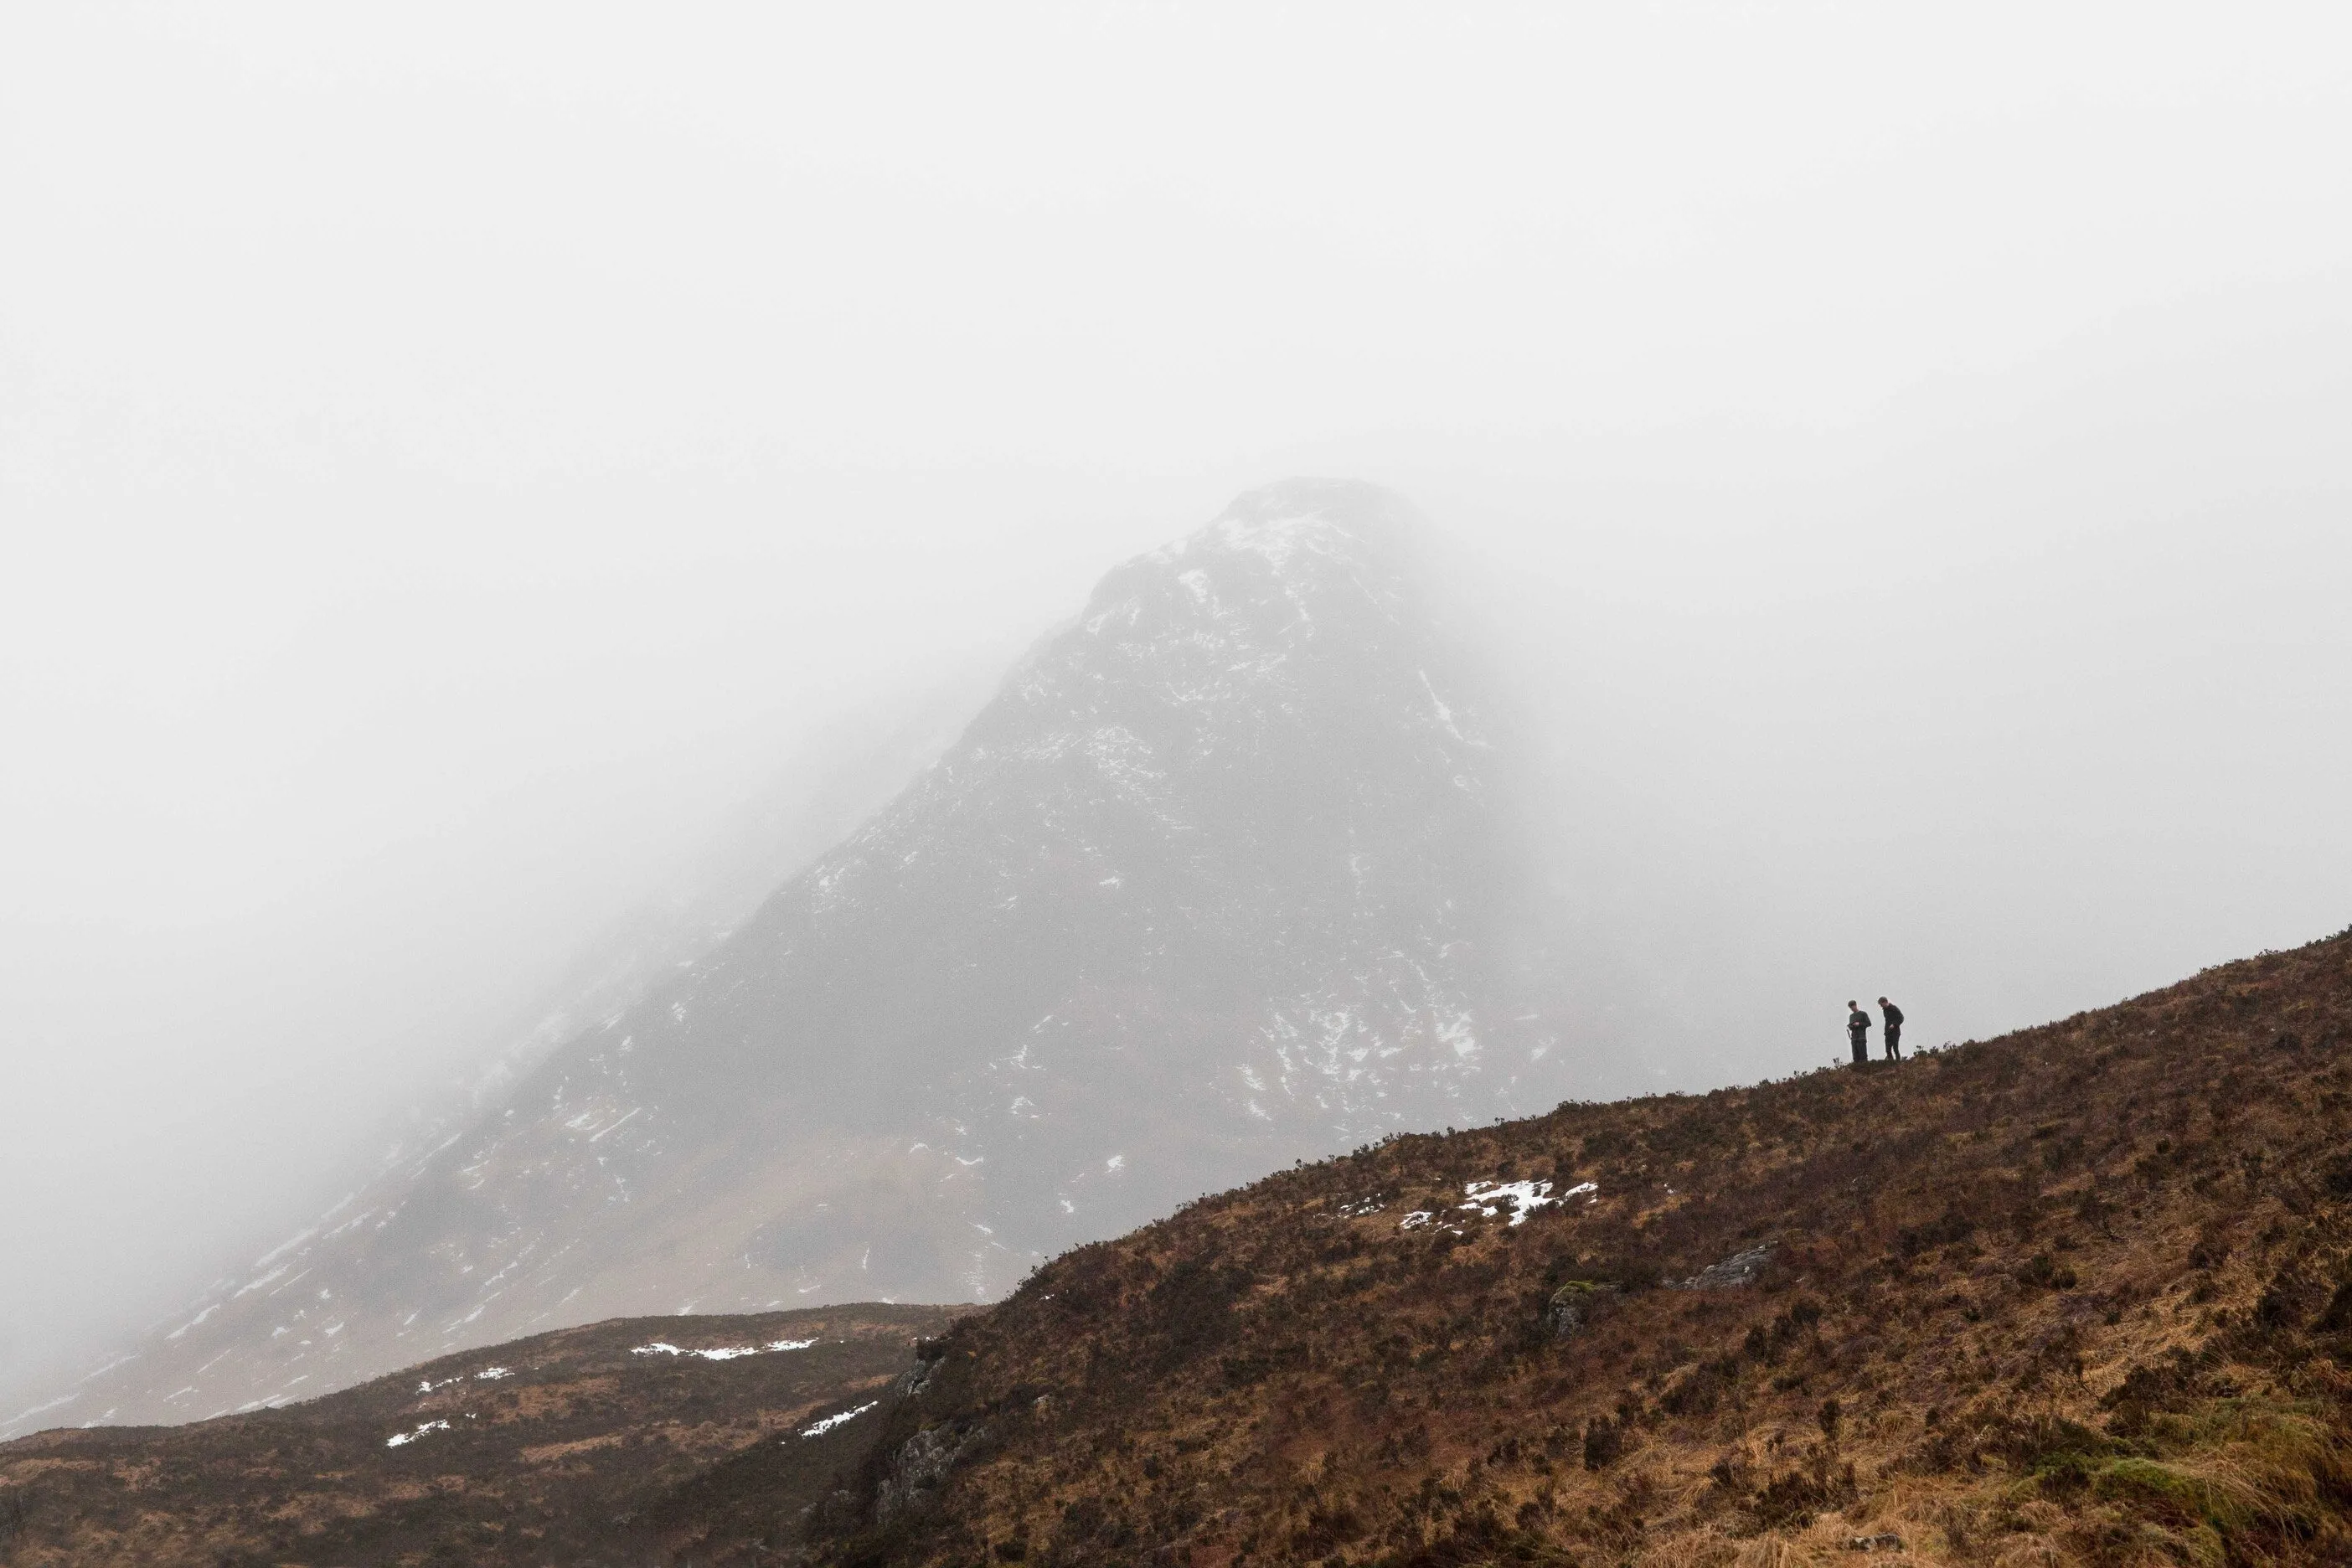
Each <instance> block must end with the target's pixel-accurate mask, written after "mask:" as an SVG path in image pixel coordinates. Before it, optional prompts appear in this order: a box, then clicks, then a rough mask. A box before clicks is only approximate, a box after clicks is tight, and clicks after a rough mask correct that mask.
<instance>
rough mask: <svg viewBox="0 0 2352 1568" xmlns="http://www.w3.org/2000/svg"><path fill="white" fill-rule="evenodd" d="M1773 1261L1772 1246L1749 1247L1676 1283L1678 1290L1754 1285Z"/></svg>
mask: <svg viewBox="0 0 2352 1568" xmlns="http://www.w3.org/2000/svg"><path fill="white" fill-rule="evenodd" d="M1771 1260H1772V1244H1771V1243H1770V1242H1769V1241H1768V1242H1765V1243H1763V1244H1761V1245H1760V1246H1757V1247H1748V1249H1747V1250H1745V1251H1743V1252H1735V1253H1733V1254H1732V1255H1731V1256H1730V1257H1728V1258H1725V1259H1723V1260H1722V1261H1721V1262H1719V1263H1710V1264H1708V1265H1707V1266H1706V1268H1702V1269H1700V1270H1699V1271H1698V1272H1697V1273H1696V1274H1694V1275H1692V1276H1691V1277H1690V1278H1689V1279H1683V1280H1678V1281H1676V1282H1675V1284H1674V1286H1673V1288H1674V1289H1677V1290H1728V1289H1738V1287H1740V1286H1742V1285H1753V1284H1755V1283H1756V1281H1757V1279H1758V1278H1759V1276H1760V1275H1762V1274H1763V1272H1764V1266H1765V1265H1766V1264H1767V1263H1769V1262H1770V1261H1771Z"/></svg>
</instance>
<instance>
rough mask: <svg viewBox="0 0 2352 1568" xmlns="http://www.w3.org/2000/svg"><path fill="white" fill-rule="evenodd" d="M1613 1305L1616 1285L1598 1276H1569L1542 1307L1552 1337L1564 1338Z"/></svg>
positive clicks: (1589, 1322) (1613, 1306)
mask: <svg viewBox="0 0 2352 1568" xmlns="http://www.w3.org/2000/svg"><path fill="white" fill-rule="evenodd" d="M1616 1306H1617V1287H1616V1286H1614V1285H1611V1284H1607V1283H1604V1282H1601V1281H1599V1280H1592V1279H1571V1280H1570V1281H1569V1282H1568V1283H1567V1284H1565V1285H1563V1286H1561V1287H1560V1288H1559V1289H1557V1290H1555V1291H1553V1292H1552V1293H1551V1300H1550V1301H1549V1303H1548V1304H1547V1305H1546V1306H1545V1308H1544V1321H1546V1322H1547V1323H1549V1324H1550V1325H1551V1331H1552V1335H1553V1337H1554V1338H1556V1339H1563V1340H1564V1339H1568V1338H1570V1337H1571V1336H1573V1335H1575V1334H1578V1333H1580V1332H1582V1331H1584V1329H1585V1328H1587V1327H1588V1326H1589V1325H1591V1323H1592V1322H1594V1321H1596V1320H1598V1319H1600V1318H1602V1317H1605V1316H1606V1315H1607V1314H1608V1313H1610V1312H1611V1311H1612V1310H1615V1308H1616Z"/></svg>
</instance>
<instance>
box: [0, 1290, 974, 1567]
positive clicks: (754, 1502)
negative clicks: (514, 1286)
mask: <svg viewBox="0 0 2352 1568" xmlns="http://www.w3.org/2000/svg"><path fill="white" fill-rule="evenodd" d="M955 1315H956V1310H955V1309H950V1308H939V1307H885V1306H873V1307H842V1308H825V1309H821V1310H814V1311H803V1312H767V1313H761V1314H759V1315H757V1316H751V1317H704V1318H640V1319H635V1320H623V1321H614V1322H607V1323H598V1324H595V1325H593V1326H591V1327H588V1328H582V1329H567V1330H564V1331H561V1332H558V1333H551V1334H542V1335H540V1336H538V1337H537V1338H534V1339H528V1340H520V1341H517V1342H514V1343H512V1344H508V1345H503V1346H500V1347H499V1348H498V1349H497V1350H495V1351H477V1352H468V1353H467V1354H463V1355H457V1356H447V1357H444V1358H442V1359H441V1360H439V1361H436V1362H429V1363H425V1365H423V1366H421V1367H415V1368H412V1369H410V1370H409V1371H407V1372H404V1373H399V1374H398V1375H396V1376H394V1377H388V1378H383V1379H379V1380H378V1381H376V1382H374V1383H371V1384H362V1386H360V1387H358V1388H353V1389H350V1390H347V1391H345V1392H344V1393H341V1394H331V1395H330V1396H328V1397H326V1398H323V1399H317V1400H312V1401H311V1402H310V1403H309V1404H306V1405H293V1406H290V1407H289V1408H286V1409H283V1410H265V1411H257V1412H255V1413H253V1414H251V1415H231V1416H224V1417H222V1418H220V1419H218V1420H214V1421H205V1422H200V1423H197V1424H195V1425H193V1426H175V1427H101V1428H97V1429H94V1430H89V1431H81V1430H66V1431H58V1432H48V1433H43V1434H41V1435H39V1436H33V1437H26V1438H20V1439H18V1440H17V1441H16V1442H13V1443H9V1444H5V1445H0V1563H5V1564H7V1568H53V1565H54V1568H66V1565H68V1564H70V1565H72V1568H99V1565H101V1564H104V1565H113V1564H123V1565H126V1568H127V1565H131V1564H136V1565H139V1568H181V1565H183V1564H185V1565H188V1568H199V1565H200V1568H247V1565H252V1568H258V1565H260V1564H265V1563H268V1564H276V1563H314V1564H321V1565H324V1564H359V1563H370V1564H374V1563H432V1564H444V1563H446V1564H467V1565H473V1564H517V1565H520V1564H525V1563H530V1564H537V1563H569V1564H586V1563H616V1564H617V1563H630V1564H636V1563H646V1562H647V1561H649V1560H650V1561H659V1560H661V1559H662V1558H664V1557H665V1556H669V1555H670V1554H673V1553H688V1554H690V1553H692V1552H694V1551H695V1550H696V1542H698V1541H699V1540H700V1539H702V1538H703V1537H704V1536H705V1535H707V1534H709V1533H710V1532H712V1531H719V1532H722V1533H723V1534H724V1535H725V1537H726V1539H727V1540H728V1541H730V1542H733V1543H734V1545H735V1547H736V1549H737V1550H739V1551H747V1552H748V1551H754V1550H757V1549H758V1547H759V1543H761V1542H769V1541H772V1540H777V1539H781V1538H782V1537H783V1536H785V1535H787V1534H792V1533H795V1532H796V1531H797V1530H798V1528H799V1524H800V1514H801V1510H803V1508H805V1507H807V1506H808V1505H809V1504H811V1503H813V1502H814V1501H815V1500H817V1498H818V1497H819V1496H820V1495H821V1493H822V1490H823V1489H824V1487H825V1486H826V1485H827V1484H829V1482H830V1480H831V1478H832V1477H833V1476H834V1474H835V1471H836V1470H838V1469H839V1468H841V1466H842V1465H843V1464H844V1463H845V1461H853V1462H854V1460H855V1458H856V1454H857V1453H858V1452H859V1451H860V1448H861V1447H862V1446H863V1444H864V1442H865V1437H864V1435H863V1433H862V1432H861V1431H860V1430H859V1422H860V1421H866V1422H869V1423H870V1422H871V1421H872V1420H873V1419H874V1413H873V1412H870V1411H869V1412H868V1413H867V1414H866V1415H863V1416H859V1417H856V1418H853V1419H851V1420H848V1421H845V1422H841V1423H839V1424H838V1425H836V1426H830V1427H826V1428H825V1429H824V1430H821V1431H819V1432H817V1433H816V1434H815V1435H814V1436H802V1434H803V1433H804V1432H806V1431H808V1430H809V1429H810V1428H811V1427H814V1426H817V1425H818V1424H819V1423H820V1422H823V1421H824V1420H825V1418H826V1417H828V1416H832V1415H839V1414H840V1413H842V1412H843V1411H845V1410H854V1409H856V1408H858V1407H860V1406H861V1405H867V1404H869V1403H870V1402H874V1401H877V1400H882V1399H885V1398H887V1394H888V1390H889V1386H890V1384H891V1383H892V1382H893V1380H894V1379H897V1378H898V1377H899V1376H900V1375H901V1374H902V1373H904V1372H905V1370H906V1368H907V1367H908V1363H909V1353H908V1352H909V1346H910V1345H911V1344H912V1343H913V1342H915V1341H916V1340H917V1339H918V1338H919V1337H920V1336H923V1335H926V1334H936V1333H938V1332H940V1331H941V1330H943V1329H945V1328H946V1327H947V1325H948V1324H949V1323H950V1322H951V1321H953V1320H954V1318H955ZM656 1345H660V1346H665V1347H667V1348H665V1349H646V1350H643V1351H641V1350H640V1347H650V1346H656ZM779 1347H783V1348H779ZM695 1352H733V1353H722V1354H719V1355H717V1356H712V1355H709V1354H697V1353H695Z"/></svg>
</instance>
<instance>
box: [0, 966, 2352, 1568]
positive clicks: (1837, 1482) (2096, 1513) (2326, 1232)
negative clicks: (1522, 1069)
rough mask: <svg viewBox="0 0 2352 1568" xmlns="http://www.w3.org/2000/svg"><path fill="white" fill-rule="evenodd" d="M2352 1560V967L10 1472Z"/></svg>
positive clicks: (564, 1507)
mask: <svg viewBox="0 0 2352 1568" xmlns="http://www.w3.org/2000/svg"><path fill="white" fill-rule="evenodd" d="M803 1339H810V1340H814V1341H817V1342H818V1343H816V1344H814V1345H811V1346H807V1347H805V1348H803V1349H798V1350H790V1351H782V1350H778V1351H769V1350H765V1349H763V1350H761V1352H760V1353H758V1354H751V1355H740V1356H733V1357H729V1358H725V1359H717V1360H713V1359H705V1358H697V1357H694V1356H692V1355H688V1354H684V1353H679V1354H669V1353H667V1352H649V1353H646V1354H638V1353H636V1352H637V1350H638V1349H639V1347H641V1346H644V1345H646V1344H648V1343H650V1342H654V1341H656V1340H662V1341H666V1342H669V1343H671V1344H674V1345H676V1346H677V1347H679V1349H680V1350H681V1352H682V1351H685V1350H688V1349H697V1348H699V1349H723V1348H729V1347H733V1346H737V1345H746V1346H752V1345H756V1346H767V1345H771V1344H774V1343H777V1342H796V1341H799V1340H803ZM494 1367H498V1368H504V1369H505V1371H506V1373H508V1375H502V1376H496V1377H492V1376H489V1375H488V1373H489V1372H490V1371H491V1369H492V1368H494ZM851 1411H862V1412H863V1414H860V1415H856V1416H855V1417H854V1418H852V1419H849V1420H847V1421H845V1422H842V1423H840V1424H838V1425H834V1426H823V1427H822V1428H821V1429H818V1430H816V1433H815V1435H814V1436H802V1434H803V1433H804V1432H808V1431H810V1430H812V1429H813V1428H819V1427H820V1423H822V1422H824V1420H825V1419H826V1418H827V1417H828V1416H831V1415H841V1414H844V1413H846V1412H851ZM442 1422H446V1423H447V1425H446V1426H441V1425H439V1423H442ZM404 1435H405V1440H404V1441H402V1442H399V1443H394V1442H393V1440H392V1439H393V1438H394V1437H395V1436H404ZM2347 1521H2352V932H2347V934H2346V935H2345V936H2341V937H2337V938H2334V939H2331V940H2329V941H2326V942H2317V943H2314V944H2313V945H2311V946H2309V947H2306V948H2303V949H2301V950H2299V951H2296V952H2287V953H2266V954H2263V956H2261V957H2259V958H2255V959H2252V960H2248V961H2246V962H2244V963H2236V964H2231V965H2228V966H2225V967H2222V968H2220V969H2215V970H2211V971H2209V972H2207V973H2204V974H2201V975H2199V976H2198V977H2197V978H2195V979H2193V980H2190V981H2189V982H2186V983H2185V984H2180V985H2177V986H2174V987H2172V988H2171V989H2169V990H2167V991H2163V992H2158V993H2156V994H2151V995H2148V996H2144V997H2140V998H2138V999H2137V1000H2135V1001H2132V1002H2128V1003H2126V1004H2124V1005H2121V1006H2117V1007H2112V1008H2108V1009H2105V1010H2104V1011H2101V1012H2097V1013H2090V1014H2084V1015H2082V1016H2078V1017H2074V1018H2070V1019H2066V1020H2064V1021H2063V1022H2060V1023H2056V1024H2053V1025H2049V1026H2043V1027H2041V1028H2037V1029H2031V1030H2026V1031H2024V1032H2021V1033H2020V1034H2016V1035H2012V1036H2010V1037H2005V1038H2002V1039H1999V1040H1993V1041H1988V1042H1984V1043H1981V1044H1969V1045H1967V1046H1962V1047H1956V1048H1953V1049H1950V1050H1946V1051H1942V1052H1937V1053H1932V1054H1929V1055H1927V1056H1925V1057H1923V1058H1918V1059H1916V1060H1913V1061H1910V1062H1906V1063H1902V1064H1897V1065H1893V1066H1887V1065H1874V1066H1872V1067H1870V1068H1865V1069H1862V1070H1854V1069H1850V1068H1841V1069H1837V1070H1833V1071H1824V1072H1819V1073H1813V1074H1810V1075H1807V1076H1804V1077H1801V1078H1797V1079H1790V1080H1788V1081H1786V1082H1780V1083H1769V1084H1763V1085H1759V1086H1757V1087H1755V1088H1752V1089H1727V1090H1724V1091H1722V1092H1719V1093H1716V1094H1711V1095H1706V1096H1704V1097H1684V1096H1668V1097H1664V1098H1660V1099H1652V1100H1636V1101H1630V1102H1626V1103H1622V1104H1615V1105H1570V1106H1564V1107H1562V1108H1561V1109H1560V1110H1558V1111H1556V1112H1554V1113H1553V1114H1551V1115H1549V1116H1545V1117H1540V1118H1537V1119H1534V1120H1531V1121H1522V1122H1517V1123H1513V1124H1509V1125H1503V1126H1496V1127H1491V1128H1482V1129H1476V1130H1473V1131H1461V1132H1452V1133H1446V1134H1440V1135H1433V1136H1427V1137H1411V1138H1402V1139H1398V1140H1395V1141H1392V1142H1387V1143H1383V1144H1381V1145H1380V1146H1378V1147H1376V1148H1370V1149H1366V1150H1361V1151H1359V1152H1357V1153H1355V1154H1354V1155H1352V1156H1349V1157H1345V1158H1341V1159H1337V1160H1331V1161H1327V1162H1325V1163H1320V1164H1318V1165H1314V1166H1307V1167H1301V1168H1297V1169H1294V1170H1292V1171H1288V1172H1285V1173H1280V1174H1278V1175H1276V1176H1273V1177H1271V1178H1268V1179H1267V1180H1265V1181H1263V1182H1260V1183H1258V1184H1255V1185H1253V1186H1251V1187H1248V1188H1245V1189H1243V1190H1241V1191H1238V1192H1234V1193H1230V1194H1223V1195H1220V1196H1217V1197H1214V1198H1210V1199H1205V1200H1203V1201H1202V1202H1200V1203H1197V1204H1194V1205H1190V1206H1189V1207H1187V1208H1186V1209H1184V1210H1183V1211H1181V1212H1180V1213H1178V1214H1176V1215H1172V1216H1171V1217H1170V1218H1169V1219H1167V1220H1165V1221H1163V1222H1161V1223H1160V1224H1156V1225H1153V1226H1149V1227H1147V1228H1146V1229H1143V1230H1141V1231H1138V1232H1136V1233H1134V1234H1133V1235H1131V1236H1129V1237H1123V1238H1121V1239H1119V1240H1118V1241H1113V1242H1108V1243H1103V1244H1100V1245H1097V1246H1092V1247H1083V1248H1080V1249H1079V1250H1077V1251H1076V1252H1072V1253H1069V1254H1067V1255H1066V1256H1064V1257H1062V1258H1058V1259H1056V1260H1055V1261H1054V1262H1053V1263H1051V1264H1049V1265H1047V1266H1046V1267H1045V1268H1043V1269H1041V1270H1039V1271H1038V1273H1037V1274H1036V1275H1034V1277H1033V1278H1032V1279H1030V1280H1029V1281H1028V1282H1027V1283H1026V1284H1024V1286H1023V1287H1022V1289H1020V1290H1019V1291H1018V1292H1016V1293H1015V1294H1014V1295H1013V1298H1012V1299H1010V1300H1007V1301H1006V1302H1004V1303H1003V1304H1002V1305H1001V1306H999V1307H997V1308H995V1309H993V1310H988V1311H986V1312H967V1313H961V1314H960V1313H958V1312H956V1311H952V1310H945V1309H934V1308H887V1307H873V1308H836V1309H827V1310H822V1311H817V1312H806V1313H780V1314H769V1315H766V1316H762V1317H760V1318H754V1319H677V1318H666V1319H651V1320H642V1321H635V1322H624V1323H614V1324H604V1325H599V1326H597V1327H595V1328H591V1329H583V1330H573V1331H567V1332H564V1333H558V1334H551V1335H546V1336H542V1337H541V1338H539V1339H536V1340H529V1341H523V1342H519V1343H517V1344H515V1345H510V1346H507V1347H503V1348H501V1349H499V1350H498V1351H495V1352H478V1353H475V1354H470V1355H466V1356H459V1357H453V1358H447V1359H445V1360H444V1361H442V1362H438V1363H432V1364H430V1365H427V1366H425V1367H422V1368H418V1369H415V1370H414V1371H412V1372H410V1373H404V1374H402V1375H401V1376H400V1377H398V1378H394V1379H385V1380H383V1381H381V1382H379V1383H376V1384H369V1385H367V1386H365V1387H363V1388H359V1389H354V1390H352V1391H350V1392H348V1393H346V1394H337V1395H333V1396H331V1397H330V1398H327V1399H322V1400H319V1401H314V1402H313V1403H311V1404H310V1405H302V1406H297V1407H294V1408H290V1409H287V1410H282V1411H274V1412H261V1413H257V1414H255V1415H245V1416H232V1417H227V1418H225V1419H222V1420H218V1421H213V1422H207V1423H203V1424H200V1425H198V1426H189V1427H181V1428H170V1429H153V1428H150V1429H143V1430H115V1431H93V1432H57V1433H49V1434H45V1435H43V1436H37V1437H33V1438H26V1439H22V1440H20V1441H18V1442H16V1443H12V1444H8V1445H5V1446H0V1565H5V1568H23V1565H29V1564H41V1565H44V1568H47V1565H50V1564H65V1563H73V1564H99V1563H142V1564H143V1563H153V1564H161V1565H165V1568H172V1565H177V1564H182V1563H187V1564H198V1563H201V1564H204V1565H205V1568H215V1565H222V1564H260V1563H272V1564H287V1563H299V1564H307V1565H310V1568H327V1565H329V1564H360V1563H367V1564H378V1563H383V1564H390V1563H401V1564H410V1565H415V1564H425V1563H485V1564H491V1563H497V1564H507V1563H511V1564H517V1565H520V1564H550V1565H552V1564H572V1565H586V1564H596V1563H610V1564H621V1563H628V1564H632V1565H635V1564H652V1563H666V1564H672V1565H676V1568H687V1565H689V1564H690V1565H694V1568H729V1565H747V1564H772V1563H823V1564H827V1565H830V1568H882V1565H885V1564H904V1565H908V1568H913V1565H918V1564H942V1565H944V1564H957V1565H961V1568H982V1565H984V1564H997V1563H1034V1564H1041V1565H1044V1564H1054V1565H1070V1568H1076V1565H1080V1564H1097V1563H1099V1564H1113V1563H1120V1564H1125V1563H1140V1564H1186V1565H1189V1568H1228V1565H1234V1568H1238V1565H1243V1564H1267V1565H1271V1564H1277V1563H1323V1564H1333V1565H1341V1564H1386V1565H1391V1568H1438V1565H1454V1564H1459V1565H1468V1564H1477V1563H1533V1564H1569V1563H1575V1564H1585V1565H1599V1564H1604V1563H1644V1564H1659V1565H1665V1564H1687V1565H1691V1568H1700V1565H1724V1568H1731V1565H1760V1564H1772V1565H1781V1564H1794V1563H1811V1562H1824V1563H1828V1562H1843V1561H1848V1560H1851V1559H1852V1557H1853V1555H1854V1554H1856V1553H1859V1552H1867V1553H1870V1554H1871V1556H1870V1560H1871V1561H1876V1562H1887V1563H1892V1562H1912V1563H1984V1564H2005V1563H2090V1564H2116V1565H2121V1564H2158V1563H2217V1564H2218V1563H2249V1564H2251V1563H2277V1564H2298V1563H2312V1564H2318V1563H2352V1524H2348V1523H2347Z"/></svg>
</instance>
